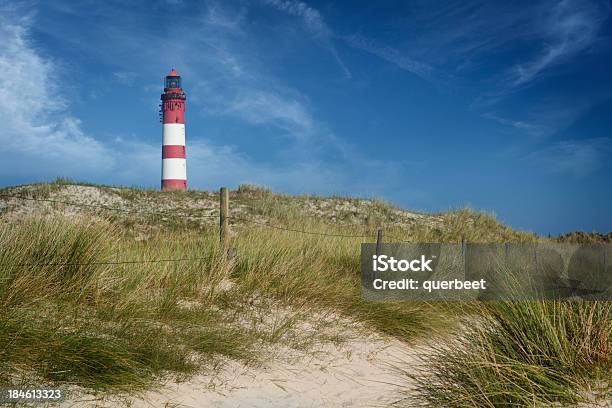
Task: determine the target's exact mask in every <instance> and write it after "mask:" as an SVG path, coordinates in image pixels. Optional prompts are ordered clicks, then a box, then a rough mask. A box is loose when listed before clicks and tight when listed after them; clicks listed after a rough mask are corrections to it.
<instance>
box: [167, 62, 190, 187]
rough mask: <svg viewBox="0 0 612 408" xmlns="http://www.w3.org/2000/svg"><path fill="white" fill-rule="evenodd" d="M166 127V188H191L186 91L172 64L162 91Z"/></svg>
mask: <svg viewBox="0 0 612 408" xmlns="http://www.w3.org/2000/svg"><path fill="white" fill-rule="evenodd" d="M161 100H162V103H161V114H162V122H163V124H164V125H163V131H162V177H161V188H162V190H180V191H185V190H186V189H187V162H186V159H185V157H186V156H185V93H184V92H183V89H182V88H181V77H180V76H179V74H178V73H177V72H176V71H175V70H174V68H172V70H171V71H170V73H169V74H168V75H167V76H166V82H165V84H164V93H163V94H162V95H161Z"/></svg>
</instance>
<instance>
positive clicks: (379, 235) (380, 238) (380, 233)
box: [376, 229, 383, 255]
mask: <svg viewBox="0 0 612 408" xmlns="http://www.w3.org/2000/svg"><path fill="white" fill-rule="evenodd" d="M382 244H383V230H381V229H379V230H378V233H377V234H376V255H380V252H381V251H382Z"/></svg>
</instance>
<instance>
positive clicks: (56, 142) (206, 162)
mask: <svg viewBox="0 0 612 408" xmlns="http://www.w3.org/2000/svg"><path fill="white" fill-rule="evenodd" d="M30 24H32V21H31V20H29V19H26V18H22V19H16V18H15V14H14V13H12V12H11V11H10V10H1V11H0V37H1V38H2V39H3V41H2V42H0V70H2V72H3V73H5V75H2V76H0V99H1V100H2V101H3V103H2V104H1V105H0V124H1V125H0V126H1V128H0V150H1V151H2V154H3V160H2V161H1V162H0V173H1V174H2V177H3V181H4V182H7V181H10V180H12V179H17V178H18V179H20V180H24V181H28V180H29V181H31V180H40V179H49V178H54V177H56V176H66V177H71V178H75V179H81V180H82V179H86V180H91V181H96V182H104V183H116V184H127V185H148V186H157V185H158V183H159V175H160V156H161V149H160V146H159V145H158V144H155V143H153V144H151V143H148V142H143V141H141V140H138V138H137V137H134V136H129V135H125V134H118V135H115V137H113V138H112V139H109V140H105V141H102V140H100V139H98V138H96V137H95V136H94V135H91V134H87V133H86V132H85V131H84V128H85V127H84V126H83V124H82V123H81V121H80V120H79V119H78V118H77V117H75V116H74V115H73V114H71V113H70V106H69V103H68V100H66V99H64V98H63V95H62V90H61V89H59V88H57V87H56V86H55V83H56V82H55V80H54V79H55V78H57V77H58V76H59V75H58V74H59V72H60V71H61V70H60V69H58V62H56V61H54V60H52V59H50V58H48V57H43V54H42V53H41V52H40V51H39V50H38V49H37V48H36V46H35V44H34V43H33V42H32V41H31V40H30V39H29V38H28V32H29V28H30ZM206 29H211V28H210V27H207V28H206ZM214 29H215V30H219V29H221V30H235V29H236V27H235V26H234V25H232V24H222V25H219V24H217V25H216V26H215V28H214ZM113 30H114V29H113ZM113 30H111V32H105V33H102V34H101V35H104V36H105V37H107V38H108V37H111V36H112V35H113V34H115V35H119V34H121V35H122V36H124V37H125V38H130V40H129V41H128V42H127V44H126V43H123V44H124V45H125V46H126V48H124V49H122V50H113V49H110V48H109V49H108V50H106V49H99V50H96V53H99V54H96V55H106V57H105V58H109V59H111V60H112V59H117V58H116V57H117V55H116V54H114V52H119V53H123V54H124V55H125V54H130V50H131V47H136V48H139V47H141V46H142V44H139V42H138V41H137V39H136V38H133V37H130V36H129V35H126V34H129V33H126V32H121V33H119V32H118V31H113ZM210 38H211V37H207V38H206V40H207V41H208V40H209V39H210ZM219 39H220V37H213V39H212V41H214V43H215V46H216V47H218V48H217V49H218V50H219V51H218V52H214V53H212V54H206V55H205V58H206V59H205V60H201V59H199V58H201V57H200V56H199V55H195V56H192V58H190V59H189V61H190V63H191V64H187V63H186V64H185V65H184V68H183V69H184V70H186V71H187V72H188V74H192V75H190V77H192V78H198V77H199V78H200V88H201V89H197V87H196V89H194V91H196V92H195V93H196V96H198V95H197V94H198V93H199V97H200V98H205V99H206V106H207V107H211V106H212V108H216V109H217V114H228V115H232V116H233V117H236V118H241V119H242V120H244V121H246V122H248V123H252V124H255V125H266V126H275V127H278V128H280V129H282V130H283V131H284V132H285V133H289V134H292V135H294V136H296V137H297V138H298V139H296V143H297V145H296V147H295V150H300V149H302V150H304V151H305V152H306V153H308V154H305V155H304V156H302V157H297V156H296V157H293V156H292V157H289V158H288V160H286V161H285V162H284V163H281V164H278V163H276V162H274V163H258V162H255V161H253V160H252V159H251V158H249V157H248V156H246V155H244V154H242V153H240V152H239V150H237V149H236V148H234V147H229V146H214V145H211V144H210V143H207V142H206V141H204V139H202V138H200V137H198V135H194V134H193V133H190V131H189V130H188V131H187V135H188V145H187V157H188V164H187V167H188V185H189V186H190V187H196V188H217V187H218V186H219V185H222V184H226V185H229V186H235V185H237V184H239V183H243V182H255V183H258V184H265V185H269V186H271V187H272V188H275V189H281V190H284V191H291V192H303V191H311V192H319V193H333V192H341V191H346V189H348V188H350V189H351V190H352V191H361V192H368V191H370V190H368V189H372V191H374V192H376V188H379V187H378V184H379V183H378V177H372V178H371V179H370V178H368V177H367V176H366V177H361V178H359V179H358V180H357V181H355V177H354V174H355V172H356V171H357V172H362V173H364V174H365V173H368V171H369V170H379V171H372V172H371V173H372V174H381V173H384V174H389V173H388V172H387V171H386V169H387V168H388V167H389V166H392V165H393V164H392V163H391V164H389V163H378V162H374V161H368V160H364V161H363V162H362V161H360V160H361V157H359V155H357V154H356V153H352V152H351V151H350V148H349V147H347V146H346V145H345V144H344V143H343V142H342V141H341V140H340V139H338V138H336V137H335V136H334V135H333V134H328V133H327V132H328V131H327V130H326V129H325V126H323V125H321V124H319V123H317V122H316V120H315V119H314V118H313V117H312V115H311V114H310V113H309V111H308V109H307V107H306V105H305V98H304V97H303V96H301V95H300V94H299V93H298V92H297V91H295V90H293V89H291V88H287V87H285V86H283V85H282V84H281V83H280V82H279V81H277V80H275V79H274V78H271V77H269V76H265V75H264V74H262V73H261V71H260V70H258V69H257V66H254V65H252V64H251V63H250V61H249V58H248V55H247V56H245V55H244V54H242V53H239V52H233V51H232V47H231V42H225V41H221V40H220V41H217V40H219ZM157 40H159V39H156V38H151V37H147V38H145V39H144V41H147V42H149V45H150V43H151V42H152V41H157ZM159 41H161V40H159ZM189 41H198V38H196V40H193V38H191V39H186V42H189ZM88 43H90V42H88ZM103 44H104V43H103ZM103 44H102V45H103ZM197 45H198V43H196V44H194V43H189V44H188V46H187V48H189V47H192V46H197ZM199 45H200V46H201V44H199ZM153 48H155V47H153ZM106 51H108V54H107V53H106ZM177 51H178V52H182V51H183V50H182V49H180V48H179V49H177ZM177 55H178V56H179V57H181V56H182V55H183V54H177ZM186 55H187V56H189V54H186ZM132 58H133V57H132ZM138 58H139V59H141V61H140V66H143V67H145V68H144V72H142V71H139V75H143V76H145V77H146V75H147V73H146V70H147V69H152V68H146V67H152V66H155V65H156V63H155V60H153V59H152V56H151V55H149V54H148V53H146V52H143V53H142V54H138ZM119 59H120V58H119ZM134 63H135V61H134V60H132V59H130V58H127V59H125V60H124V61H123V65H127V66H131V65H132V64H134ZM192 64H197V68H195V67H194V65H192ZM227 67H231V68H232V69H226V68H227ZM200 70H201V71H202V72H203V73H198V71H200ZM211 72H213V73H215V74H217V73H218V75H214V76H213V75H210V76H211V77H213V80H211V82H206V81H203V80H202V79H201V78H202V77H205V76H206V75H208V74H210V73H211ZM6 73H10V75H6ZM114 77H115V78H116V80H126V79H129V78H131V77H132V74H131V71H130V72H128V71H115V73H114ZM152 92H153V91H152ZM155 92H157V91H155ZM16 94H18V95H19V97H18V98H15V95H16ZM190 96H193V95H190ZM155 99H157V98H155ZM130 133H133V132H130ZM315 140H316V146H317V148H318V149H321V150H325V151H326V152H329V151H336V154H338V155H340V156H339V157H340V160H337V161H335V162H333V163H330V162H329V161H327V160H324V159H322V158H318V157H317V152H318V151H317V149H315V148H313V143H315ZM298 145H299V146H298ZM311 153H312V154H311Z"/></svg>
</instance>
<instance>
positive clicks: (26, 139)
mask: <svg viewBox="0 0 612 408" xmlns="http://www.w3.org/2000/svg"><path fill="white" fill-rule="evenodd" d="M6 13H7V11H6V10H2V11H1V12H0V38H2V41H0V71H1V72H2V73H3V75H1V76H0V99H1V100H2V104H1V105H0V123H2V129H1V132H0V150H2V152H3V156H4V157H5V158H6V160H4V161H3V164H4V165H3V167H4V169H3V170H4V171H5V172H7V173H13V172H16V171H20V169H21V168H23V167H27V166H28V165H30V166H31V165H32V164H34V163H27V160H32V161H35V160H38V159H41V158H43V157H44V161H46V162H47V163H46V164H47V165H48V166H51V167H52V165H54V164H56V165H57V166H61V167H62V168H65V169H69V170H68V171H78V170H83V171H85V172H87V171H92V170H94V169H99V168H105V167H107V166H109V165H112V156H110V155H109V154H108V152H107V151H106V149H105V148H104V146H103V145H101V144H100V143H99V142H97V141H96V140H94V139H92V138H90V137H88V136H86V135H85V134H84V133H83V132H82V130H81V126H80V122H79V120H78V119H77V118H74V117H73V116H71V115H70V114H68V113H67V111H66V110H65V108H66V101H65V100H64V99H63V98H62V95H61V93H60V92H59V91H58V89H57V88H56V87H55V85H54V84H55V81H54V78H56V77H57V76H58V75H57V74H58V73H57V72H56V69H55V67H54V65H53V63H52V62H51V61H49V60H45V59H43V58H42V57H40V55H39V54H38V53H37V52H36V51H35V50H34V49H33V47H32V45H31V41H30V39H29V38H28V28H29V24H30V23H31V21H30V19H29V18H27V17H25V18H21V19H19V18H17V19H15V18H14V16H8V15H7V14H6ZM16 155H22V160H16ZM9 163H10V164H9ZM35 164H36V165H44V163H38V162H36V163H35Z"/></svg>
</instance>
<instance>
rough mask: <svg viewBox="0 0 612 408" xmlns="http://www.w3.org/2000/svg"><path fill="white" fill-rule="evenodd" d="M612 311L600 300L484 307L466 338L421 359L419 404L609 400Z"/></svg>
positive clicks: (473, 319)
mask: <svg viewBox="0 0 612 408" xmlns="http://www.w3.org/2000/svg"><path fill="white" fill-rule="evenodd" d="M611 312H612V304H611V303H610V302H601V301H592V302H589V301H513V302H510V301H507V302H502V301H499V302H490V303H484V304H481V305H480V310H479V313H478V315H477V316H478V317H476V316H472V317H471V318H470V320H469V321H467V322H466V326H468V329H467V330H466V332H465V334H463V335H461V336H459V337H458V338H457V339H456V340H454V341H453V342H450V343H449V344H447V345H445V346H444V347H442V348H440V349H437V350H435V351H434V352H433V353H432V355H430V356H428V357H426V358H425V360H426V363H427V364H426V365H427V370H426V372H422V373H419V375H417V376H416V380H417V383H418V385H419V386H418V389H417V398H418V400H419V401H420V402H421V403H424V404H425V405H428V406H444V407H510V406H512V407H531V406H551V405H552V404H553V403H572V404H573V403H578V402H586V401H589V400H592V399H597V398H599V399H602V398H606V397H608V398H609V397H610V395H609V393H610V387H611V385H612V384H610V379H611V378H610V373H611V372H612V315H611ZM606 394H607V395H606ZM413 404H415V402H414V400H411V401H410V404H409V405H408V406H413Z"/></svg>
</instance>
